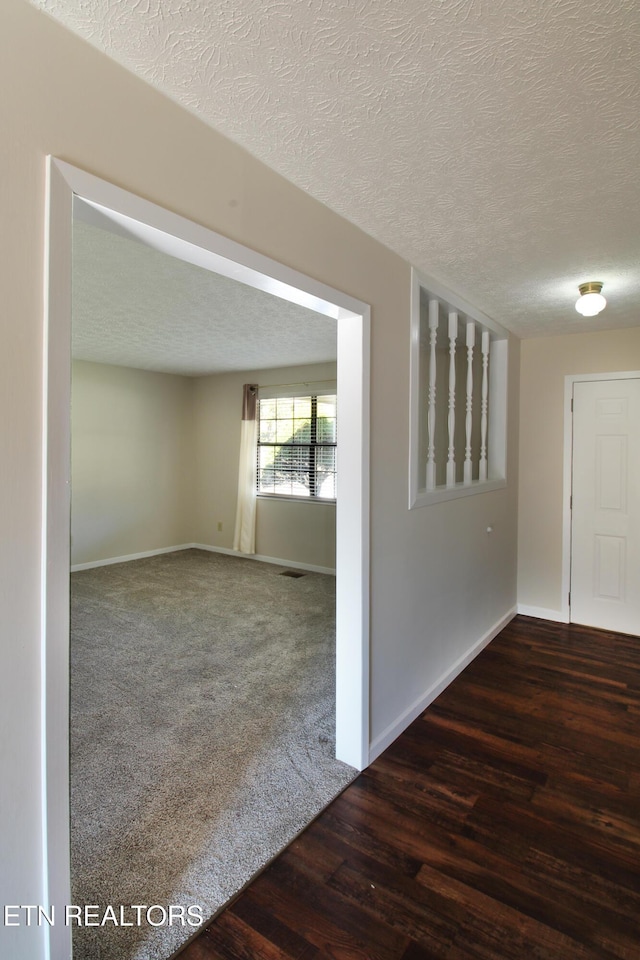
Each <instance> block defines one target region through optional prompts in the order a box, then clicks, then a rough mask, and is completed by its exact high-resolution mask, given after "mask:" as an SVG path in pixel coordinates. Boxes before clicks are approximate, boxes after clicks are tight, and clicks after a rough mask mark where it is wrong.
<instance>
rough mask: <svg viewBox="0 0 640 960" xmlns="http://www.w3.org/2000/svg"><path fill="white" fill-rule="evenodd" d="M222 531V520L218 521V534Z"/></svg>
mask: <svg viewBox="0 0 640 960" xmlns="http://www.w3.org/2000/svg"><path fill="white" fill-rule="evenodd" d="M221 530H222V520H218V533H220V531H221Z"/></svg>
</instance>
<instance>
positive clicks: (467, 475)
mask: <svg viewBox="0 0 640 960" xmlns="http://www.w3.org/2000/svg"><path fill="white" fill-rule="evenodd" d="M475 342H476V325H475V323H467V417H466V420H465V448H464V477H463V479H464V482H465V483H471V480H472V464H471V429H472V425H473V420H472V412H473V348H474V346H475Z"/></svg>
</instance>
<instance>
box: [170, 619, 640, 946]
mask: <svg viewBox="0 0 640 960" xmlns="http://www.w3.org/2000/svg"><path fill="white" fill-rule="evenodd" d="M639 719H640V647H639V646H638V640H637V638H635V637H630V636H624V635H622V634H616V633H607V632H604V631H597V630H592V629H589V628H586V627H579V626H575V625H568V626H567V625H563V624H556V623H551V622H548V621H543V620H536V619H533V618H529V617H522V616H519V617H516V618H515V619H514V620H513V621H512V622H511V623H510V624H509V626H508V627H507V628H506V629H505V630H503V632H502V633H501V634H500V635H499V636H498V637H497V638H496V639H495V640H494V641H493V642H492V643H491V644H490V646H489V647H488V648H487V649H486V650H484V651H483V652H482V653H481V654H480V655H479V656H478V658H477V659H476V660H475V661H474V662H473V663H472V664H471V665H470V666H469V667H468V668H467V669H466V670H465V671H464V673H463V674H462V675H461V676H460V677H459V678H458V679H457V680H455V681H454V683H453V684H452V685H451V686H450V687H449V688H448V689H447V690H446V691H445V692H444V693H443V694H442V695H441V696H440V697H439V698H438V699H437V701H436V702H435V703H434V704H433V705H432V706H431V707H430V708H429V709H428V710H427V711H426V713H425V714H424V715H423V716H422V717H421V718H420V719H418V720H416V721H415V722H414V723H413V724H412V725H411V726H410V727H409V729H408V730H407V731H406V732H405V733H404V734H403V735H402V736H401V737H400V738H399V739H398V740H397V741H396V742H395V743H394V744H393V745H392V746H391V747H390V748H389V749H388V750H387V751H386V752H385V753H384V754H383V755H382V756H381V757H380V758H379V759H378V760H376V761H375V763H374V764H373V765H372V766H371V767H370V768H369V769H368V770H366V771H365V772H364V773H362V774H361V775H360V776H359V777H358V779H357V780H356V781H355V782H354V783H353V784H352V785H350V786H349V787H347V789H346V790H345V791H344V793H342V795H341V796H340V797H338V798H337V799H336V800H335V801H333V803H332V804H331V805H330V806H329V807H328V808H327V810H326V811H325V812H324V813H323V814H321V815H320V817H319V818H318V819H317V820H316V821H315V822H314V823H313V824H312V825H311V826H310V827H309V828H308V829H307V830H306V831H305V832H304V833H303V834H302V836H301V837H300V838H299V839H298V840H296V841H294V843H293V844H292V845H291V846H290V847H289V848H288V849H287V850H286V851H285V852H284V853H283V854H282V855H281V856H279V857H278V858H277V860H276V861H275V862H274V863H273V864H272V865H271V866H270V867H269V868H268V869H267V870H266V871H265V872H264V873H263V874H262V875H261V876H260V877H259V878H258V879H257V880H255V881H254V882H253V883H252V884H251V886H250V887H249V888H248V889H247V890H246V891H245V893H244V894H242V895H241V896H240V897H239V898H238V899H237V900H236V901H235V903H233V904H232V905H231V906H230V907H229V908H227V910H226V911H225V912H224V913H222V914H221V915H220V916H219V917H218V918H217V919H216V920H215V921H214V922H213V923H212V924H211V926H210V927H209V928H208V929H206V930H205V931H204V932H203V933H202V934H200V936H199V937H198V938H197V939H196V940H195V941H194V942H193V943H192V944H191V945H190V946H188V947H187V948H186V950H185V951H184V952H183V953H182V954H181V955H180V960H223V958H224V960H239V958H247V957H252V958H256V960H287V958H291V960H293V958H296V960H312V958H318V960H319V958H323V960H324V958H329V957H338V956H339V957H349V958H362V960H374V958H375V960H523V958H525V957H535V958H539V960H540V958H544V960H578V958H580V960H612V958H632V957H637V955H638V944H639V943H640V922H639V919H638V918H639V917H640V727H639V724H638V721H639Z"/></svg>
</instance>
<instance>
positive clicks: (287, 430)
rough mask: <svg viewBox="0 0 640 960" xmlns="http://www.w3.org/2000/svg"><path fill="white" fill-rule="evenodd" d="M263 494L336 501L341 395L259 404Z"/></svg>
mask: <svg viewBox="0 0 640 960" xmlns="http://www.w3.org/2000/svg"><path fill="white" fill-rule="evenodd" d="M257 473H258V493H259V494H263V495H267V496H285V497H311V498H314V499H319V500H334V499H335V496H336V395H335V393H333V394H323V395H314V394H312V395H306V396H287V397H268V398H262V397H261V398H259V400H258V471H257Z"/></svg>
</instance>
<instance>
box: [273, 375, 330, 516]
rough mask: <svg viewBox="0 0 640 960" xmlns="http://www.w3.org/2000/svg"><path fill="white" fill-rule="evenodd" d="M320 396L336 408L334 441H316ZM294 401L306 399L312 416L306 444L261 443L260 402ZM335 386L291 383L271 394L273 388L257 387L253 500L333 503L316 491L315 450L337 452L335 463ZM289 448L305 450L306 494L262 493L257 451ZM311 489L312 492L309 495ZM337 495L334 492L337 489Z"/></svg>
mask: <svg viewBox="0 0 640 960" xmlns="http://www.w3.org/2000/svg"><path fill="white" fill-rule="evenodd" d="M319 397H333V398H334V400H335V406H336V439H335V440H333V441H331V442H322V441H321V442H318V440H317V424H318V413H317V411H318V398H319ZM295 399H309V401H310V403H311V417H310V430H309V433H310V436H309V442H308V443H286V442H285V443H278V442H277V441H261V440H260V420H261V403H262V402H263V401H266V400H276V401H277V400H292V401H293V400H295ZM337 401H338V394H337V385H336V383H335V382H329V383H324V382H321V383H309V384H302V385H298V384H291V385H289V389H287V388H286V387H284V388H282V389H279V390H277V391H274V390H273V389H269V388H268V387H266V388H259V390H258V402H257V405H256V419H257V421H258V422H257V440H256V497H258V498H260V499H271V500H280V501H284V500H287V501H288V500H294V501H297V502H299V503H329V504H335V503H336V500H337V496H333V497H322V496H319V495H318V493H317V492H315V488H316V486H317V457H316V451H317V450H319V449H320V450H323V449H327V448H328V449H333V450H335V451H336V454H335V457H334V463H336V461H337V447H338V441H337V419H338V417H337ZM287 446H288V447H291V448H294V449H301V450H304V449H308V466H309V494H308V496H304V495H302V494H295V493H278V492H275V491H268V490H266V491H263V490H260V450H261V448H263V447H287ZM334 478H335V480H334V487H336V486H337V465H336V467H335V468H334ZM312 489H313V490H314V492H312ZM336 493H337V490H336Z"/></svg>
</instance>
